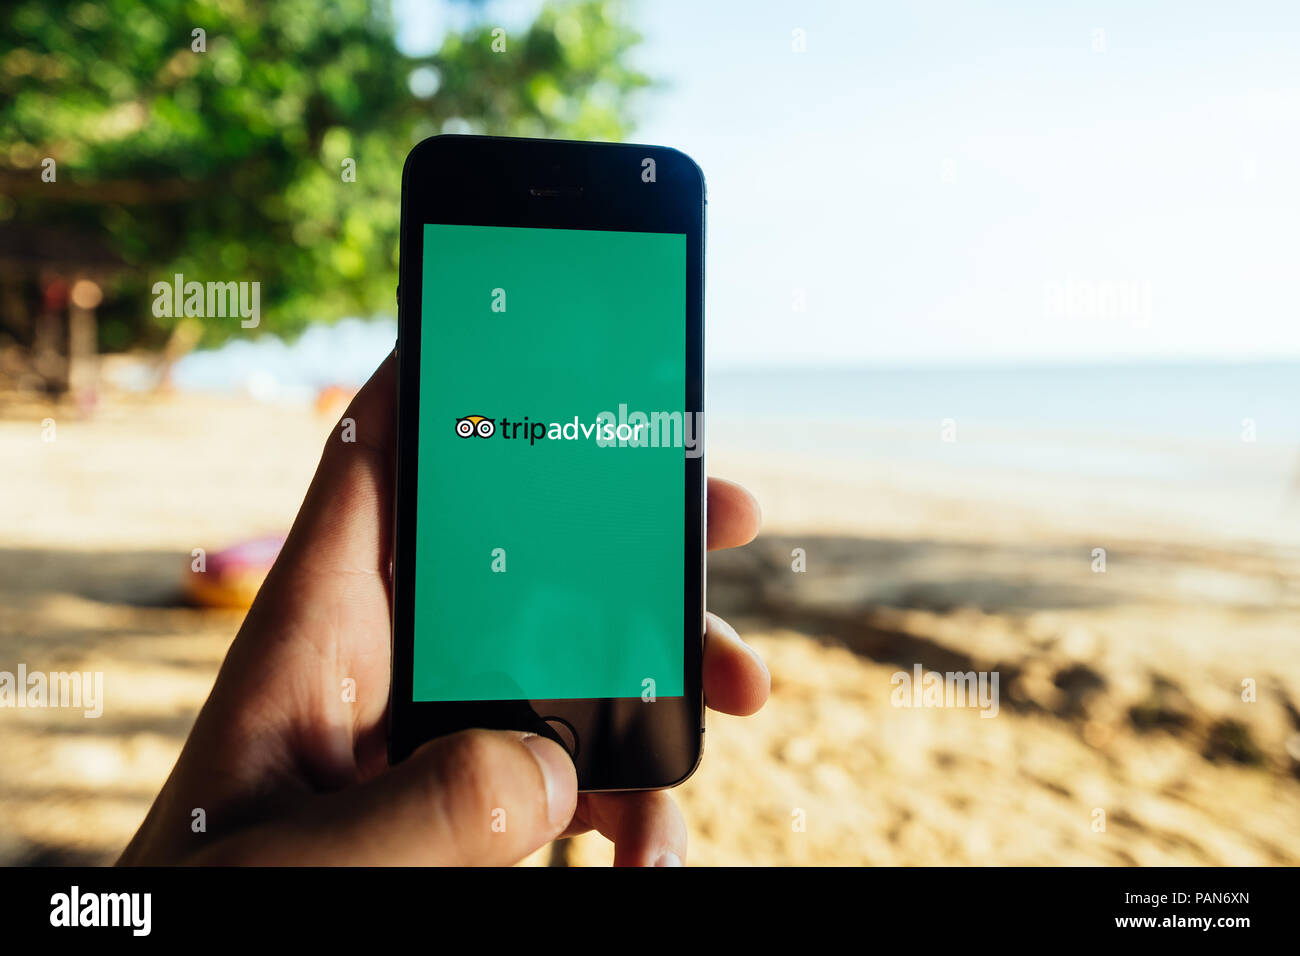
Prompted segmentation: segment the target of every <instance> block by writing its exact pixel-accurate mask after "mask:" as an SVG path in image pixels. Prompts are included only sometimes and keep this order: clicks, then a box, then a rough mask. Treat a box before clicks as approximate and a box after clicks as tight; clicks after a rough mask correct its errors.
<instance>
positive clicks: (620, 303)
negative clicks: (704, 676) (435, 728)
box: [412, 224, 698, 701]
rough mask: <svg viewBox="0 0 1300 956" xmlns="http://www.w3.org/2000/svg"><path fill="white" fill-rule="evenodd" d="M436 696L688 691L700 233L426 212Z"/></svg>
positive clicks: (418, 655)
mask: <svg viewBox="0 0 1300 956" xmlns="http://www.w3.org/2000/svg"><path fill="white" fill-rule="evenodd" d="M421 267H422V270H423V281H422V293H421V295H422V305H421V315H422V321H421V331H420V340H421V344H420V395H419V441H418V461H419V468H418V478H417V490H416V516H415V522H416V544H415V572H414V585H415V586H414V655H413V677H414V679H413V687H412V696H413V700H415V701H475V700H527V699H545V700H559V699H580V698H581V699H589V698H620V697H621V698H636V697H641V698H643V699H644V698H645V695H646V693H647V691H649V692H650V693H651V694H653V695H654V696H655V697H675V696H681V695H683V694H684V693H685V690H684V667H685V664H684V660H683V630H682V628H683V613H684V611H683V601H684V584H683V574H684V565H685V557H684V555H685V549H684V547H683V542H684V531H685V525H684V522H685V511H686V508H685V504H686V502H685V495H686V491H685V475H686V459H687V456H688V455H691V454H693V453H698V448H697V447H696V446H697V442H698V439H697V429H696V423H695V422H694V421H693V420H692V417H691V416H690V415H687V414H686V413H685V408H686V236H685V235H684V234H677V233H646V232H621V231H620V232H610V231H596V230H583V229H535V228H516V227H502V226H466V225H437V224H426V225H425V226H424V235H423V261H422V264H421Z"/></svg>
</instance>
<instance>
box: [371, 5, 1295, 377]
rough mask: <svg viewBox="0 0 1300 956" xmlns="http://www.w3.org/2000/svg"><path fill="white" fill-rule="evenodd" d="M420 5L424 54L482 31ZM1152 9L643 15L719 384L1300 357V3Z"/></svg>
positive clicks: (640, 131)
mask: <svg viewBox="0 0 1300 956" xmlns="http://www.w3.org/2000/svg"><path fill="white" fill-rule="evenodd" d="M395 5H396V9H397V13H398V23H399V32H400V42H401V44H402V46H403V47H404V48H405V49H406V50H407V51H408V52H413V53H418V52H423V51H427V50H428V49H431V48H432V47H434V46H436V44H437V41H438V38H439V37H440V36H441V35H442V32H443V31H444V30H445V29H447V28H448V27H449V26H455V25H457V24H459V23H461V22H463V20H464V18H465V16H466V13H465V11H464V9H463V8H462V7H459V6H452V7H447V6H445V5H440V4H431V3H428V2H422V0H397V2H396V4H395ZM1136 6H1139V5H1134V4H1130V3H1112V2H1094V3H1072V2H1060V3H1057V2H1054V3H1050V4H1047V3H1034V2H1029V0H1022V2H1002V3H975V2H944V3H941V2H918V3H904V2H897V3H861V2H858V3H852V2H845V3H828V2H773V3H763V2H753V3H744V4H741V3H700V2H698V0H695V2H685V0H655V2H642V3H640V4H633V5H631V6H630V8H629V10H630V15H631V19H632V21H633V22H634V24H635V25H636V26H637V27H638V28H639V29H640V30H641V32H642V33H643V34H644V37H645V41H644V43H643V44H642V46H641V47H640V48H639V49H638V50H637V52H636V54H635V56H634V59H633V62H634V64H635V65H637V66H638V67H640V68H641V69H643V70H645V71H646V72H647V73H649V74H650V75H651V76H653V77H655V78H656V79H657V80H659V81H661V82H660V85H659V86H658V87H657V88H656V89H655V90H653V91H652V92H650V93H648V94H647V95H646V96H644V97H643V98H642V100H641V101H640V103H639V104H638V109H637V119H638V122H637V126H636V130H635V133H634V134H633V136H632V137H631V138H632V139H633V140H635V141H638V142H646V143H654V144H660V145H668V146H675V147H677V148H679V149H681V150H683V151H684V152H686V153H688V154H689V155H691V156H692V157H693V158H694V159H695V160H696V161H697V162H698V163H699V164H700V165H701V166H702V168H703V169H704V172H705V175H706V177H707V180H708V186H709V208H708V225H707V230H708V236H707V259H706V267H705V268H706V277H707V278H706V295H707V300H706V312H705V314H706V337H707V341H708V359H709V363H710V367H711V368H713V369H720V368H726V367H754V366H768V365H770V366H822V365H855V366H856V365H876V366H880V365H884V366H898V367H915V366H932V365H949V364H955V365H986V366H987V365H1022V364H1030V365H1037V364H1071V363H1079V362H1148V361H1162V362H1175V361H1250V360H1259V359H1295V360H1300V307H1298V306H1297V302H1296V295H1295V293H1296V290H1297V285H1298V284H1297V282H1296V276H1297V274H1298V273H1300V269H1298V268H1297V266H1300V217H1298V216H1297V213H1298V212H1300V4H1298V3H1294V2H1275V3H1250V2H1234V3H1231V4H1224V3H1198V2H1191V3H1189V2H1177V3H1173V2H1170V3H1143V4H1141V5H1140V7H1141V9H1133V7H1136ZM536 8H537V4H536V3H529V2H522V0H511V2H508V3H489V4H488V5H487V7H486V10H487V13H486V19H487V20H488V21H490V22H492V23H494V24H499V25H502V26H505V27H506V28H507V30H509V29H510V28H511V27H514V26H520V25H523V24H524V23H526V22H527V21H528V19H529V18H530V16H531V14H532V13H533V12H535V10H536ZM796 30H799V31H802V34H801V36H802V40H803V49H802V51H799V50H797V49H796V47H797V46H798V45H799V44H798V42H797V41H798V36H797V35H796V33H795V31H796Z"/></svg>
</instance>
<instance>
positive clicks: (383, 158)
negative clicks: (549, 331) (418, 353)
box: [0, 0, 648, 346]
mask: <svg viewBox="0 0 1300 956" xmlns="http://www.w3.org/2000/svg"><path fill="white" fill-rule="evenodd" d="M4 17H5V19H6V20H7V22H6V23H5V24H4V27H3V29H2V30H0V192H2V194H0V224H3V225H4V226H6V227H7V228H13V227H14V226H15V225H16V226H17V227H18V228H20V229H21V228H23V227H24V226H32V227H34V226H41V227H51V226H53V227H57V228H59V229H61V230H65V231H69V232H72V233H74V234H76V235H79V236H80V235H85V236H88V237H96V238H98V239H99V240H100V241H101V242H103V243H104V244H106V245H108V246H109V247H110V248H111V249H112V250H114V251H115V252H116V253H117V254H119V255H120V256H121V257H122V258H123V259H124V260H125V262H126V263H127V264H128V266H129V269H128V271H127V272H125V273H124V274H123V277H122V279H121V281H120V283H119V286H118V288H117V289H116V290H114V293H115V294H114V295H112V296H111V297H110V301H109V302H108V303H106V305H105V311H104V312H103V313H102V318H103V320H104V325H103V336H102V337H103V339H104V340H105V344H106V345H110V346H112V345H125V344H133V343H137V342H148V341H150V340H151V339H152V340H156V339H157V337H158V335H159V334H160V330H159V328H158V325H159V324H164V325H165V324H166V323H167V322H168V320H166V319H155V318H153V316H152V313H151V309H150V304H151V302H150V295H149V287H150V285H151V284H152V283H153V282H155V281H157V280H159V279H168V278H170V277H171V276H172V274H174V273H176V272H180V273H183V274H184V275H185V276H186V278H187V279H196V280H199V281H207V280H210V279H214V280H225V281H229V280H239V279H247V280H258V281H260V282H261V284H262V289H261V293H262V298H261V309H262V316H263V321H262V328H263V329H269V330H271V331H274V332H277V333H280V334H291V333H293V332H296V331H298V330H301V329H302V328H303V327H304V326H305V325H306V324H307V323H309V322H312V321H319V320H329V319H333V318H337V317H339V316H341V315H346V314H353V315H369V314H375V313H382V312H391V310H392V308H393V288H394V286H395V284H396V273H397V242H398V216H399V193H400V179H401V167H402V162H403V160H404V159H405V156H406V153H407V151H408V150H409V149H410V147H411V146H412V145H413V144H414V143H415V142H417V141H418V140H420V139H422V138H424V137H425V136H429V135H432V134H434V133H437V132H440V131H443V130H448V129H449V130H452V131H473V132H483V133H492V134H508V135H522V136H567V137H573V138H580V139H607V140H616V139H621V138H623V137H624V135H625V134H626V132H627V123H626V116H627V114H628V105H629V97H630V96H631V95H632V94H633V93H634V92H635V91H636V90H637V89H639V88H641V87H643V86H645V85H647V83H648V81H647V79H646V78H645V77H644V76H642V75H641V74H639V73H637V72H636V71H634V70H632V69H630V68H629V67H627V66H626V65H625V61H626V54H627V52H628V51H629V49H630V48H631V47H632V46H633V45H634V44H635V43H636V42H637V41H638V37H637V36H636V35H635V33H633V32H632V31H631V30H630V29H629V28H628V26H627V25H626V23H625V20H624V16H623V9H622V7H621V5H620V4H618V3H616V2H605V0H581V2H576V3H566V4H564V5H560V6H548V7H545V8H543V9H542V11H541V12H540V14H539V15H538V16H537V18H536V20H535V22H533V23H532V25H531V26H530V27H529V28H528V29H527V30H526V31H524V32H523V33H522V34H518V35H517V34H516V33H515V32H514V31H512V32H511V33H510V34H509V35H508V36H507V38H506V50H505V51H504V52H493V47H492V44H493V36H492V30H493V25H492V24H490V23H488V22H482V23H480V24H478V25H477V26H474V27H472V28H470V29H468V30H466V31H464V32H462V33H451V34H448V35H447V36H446V38H445V40H444V42H443V44H442V46H441V48H440V49H439V50H438V51H437V52H436V53H435V54H433V55H432V56H430V57H425V58H412V57H408V56H405V55H403V54H402V53H400V52H399V51H398V49H397V46H396V43H395V39H394V30H395V27H394V23H393V20H392V17H391V13H390V11H389V9H388V5H387V3H385V2H369V0H264V2H263V0H148V2H140V0H100V2H60V0H23V2H19V3H17V4H16V5H13V6H10V7H9V9H8V12H7V13H5V14H4ZM196 28H202V29H203V30H204V31H206V38H205V39H206V51H205V52H195V51H194V50H193V49H192V45H193V43H194V42H195V41H194V39H193V35H192V31H193V30H195V29H196ZM413 72H416V74H417V75H416V77H415V79H414V81H412V73H413ZM413 89H414V90H415V91H416V92H414V93H413V92H412V90H413ZM417 93H418V94H422V95H416V94H417ZM45 157H51V158H53V159H54V160H55V161H56V162H57V181H56V182H55V183H43V182H42V181H41V166H40V164H41V161H42V160H43V159H44V158H45ZM345 160H353V161H355V176H356V178H355V182H346V181H344V177H343V176H342V172H343V169H344V161H345ZM238 328H239V325H238V323H237V322H233V323H232V322H228V321H222V320H216V321H212V320H208V321H207V323H206V328H205V333H204V334H205V341H206V342H208V343H214V342H217V341H219V340H221V339H222V338H225V337H227V336H229V335H230V334H233V333H234V332H235V330H236V329H238Z"/></svg>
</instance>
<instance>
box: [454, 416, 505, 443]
mask: <svg viewBox="0 0 1300 956" xmlns="http://www.w3.org/2000/svg"><path fill="white" fill-rule="evenodd" d="M496 430H497V426H496V422H494V421H493V420H492V419H490V418H484V417H483V416H482V415H466V416H465V417H464V418H458V419H456V434H457V435H459V436H460V437H461V438H469V437H470V436H471V435H477V436H478V437H479V438H491V437H492V436H493V435H494V434H496Z"/></svg>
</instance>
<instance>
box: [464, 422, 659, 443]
mask: <svg viewBox="0 0 1300 956" xmlns="http://www.w3.org/2000/svg"><path fill="white" fill-rule="evenodd" d="M643 427H644V426H643V425H637V426H635V427H634V426H632V425H628V424H626V423H624V424H622V425H617V426H616V425H614V424H613V423H612V422H601V421H595V422H591V423H584V422H581V421H579V420H578V417H577V416H576V415H575V416H574V417H573V421H571V422H565V423H564V424H563V425H561V424H560V423H559V422H551V423H550V424H549V425H548V424H547V423H546V422H530V421H529V420H528V416H527V415H525V416H524V418H523V421H519V420H515V421H513V422H512V421H511V420H510V419H509V418H506V417H504V416H502V418H501V428H500V430H498V429H497V426H496V423H495V422H494V421H493V420H492V419H491V418H484V417H483V416H482V415H466V416H465V417H464V418H458V419H456V434H457V435H459V436H460V437H461V438H469V437H470V436H472V435H474V436H477V437H479V438H491V437H492V436H493V435H498V434H499V435H500V436H501V437H502V438H505V439H508V440H512V441H513V440H514V439H516V438H527V439H528V444H529V445H530V446H531V445H536V444H537V443H538V442H539V441H544V440H545V439H548V438H549V439H552V440H557V439H558V440H564V441H577V440H578V439H579V438H595V439H596V440H597V441H598V442H601V443H603V444H607V445H610V444H614V443H616V442H619V441H623V442H631V441H636V440H638V439H639V438H640V436H641V429H642V428H643ZM521 431H522V432H523V434H520V432H521Z"/></svg>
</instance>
